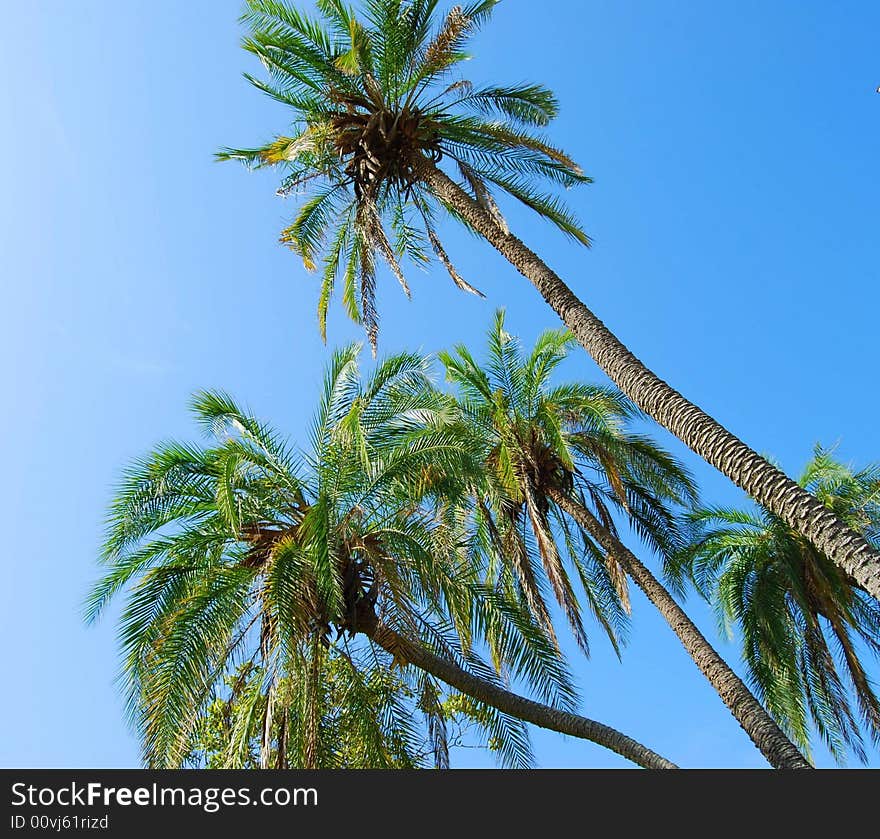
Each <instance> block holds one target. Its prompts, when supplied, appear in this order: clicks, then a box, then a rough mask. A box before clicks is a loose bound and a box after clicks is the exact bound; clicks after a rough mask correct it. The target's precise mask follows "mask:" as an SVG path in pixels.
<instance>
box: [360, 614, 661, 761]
mask: <svg viewBox="0 0 880 839" xmlns="http://www.w3.org/2000/svg"><path fill="white" fill-rule="evenodd" d="M358 630H359V631H360V632H363V633H364V635H366V636H367V637H368V638H370V639H371V640H372V641H374V642H375V643H376V644H378V645H379V646H380V647H382V649H384V650H386V651H387V652H389V653H391V655H393V656H394V657H395V659H396V660H399V661H406V662H408V663H409V664H412V665H414V666H415V667H418V668H420V669H422V670H424V671H425V672H427V673H430V674H431V675H432V676H435V677H436V678H438V679H440V680H441V681H443V682H445V683H446V684H448V685H451V686H452V687H454V688H456V690H460V691H461V692H462V693H464V694H467V695H468V696H470V697H472V698H474V699H477V700H479V701H480V702H485V703H486V704H487V705H491V706H492V707H493V708H497V709H498V710H499V711H501V712H502V713H504V714H509V715H510V716H512V717H516V718H517V719H520V720H524V721H525V722H530V723H533V724H534V725H537V726H539V727H541V728H547V729H549V730H550V731H558V732H560V733H561V734H570V735H572V736H574V737H579V738H581V739H582V740H590V741H592V742H593V743H596V744H598V745H600V746H604V747H605V748H606V749H610V750H611V751H613V752H617V754H619V755H622V756H623V757H625V758H626V759H627V760H631V761H632V762H633V763H635V764H637V765H638V766H641V767H643V768H645V769H678V767H677V766H676V765H675V764H674V763H672V762H671V761H669V760H666V758H664V757H661V756H660V755H658V754H657V753H656V752H653V751H651V749H649V748H648V747H647V746H643V745H642V744H641V743H639V742H638V741H636V740H633V739H632V738H631V737H627V736H626V735H625V734H622V733H621V732H619V731H617V730H616V729H614V728H611V727H610V726H607V725H603V724H602V723H599V722H595V721H594V720H591V719H587V718H586V717H580V716H578V715H577V714H570V713H568V712H567V711H561V710H559V709H557V708H551V707H550V706H549V705H542V704H541V703H540V702H534V701H533V700H531V699H526V698H525V697H524V696H518V695H517V694H515V693H511V692H510V691H507V690H504V689H503V688H501V687H499V686H498V685H495V684H493V683H492V682H489V681H486V680H485V679H481V678H479V677H478V676H474V675H473V674H471V673H468V672H467V671H466V670H462V668H460V667H459V666H458V665H457V664H455V663H454V662H451V661H448V660H447V659H444V658H440V656H437V655H434V653H432V652H431V651H430V650H428V649H426V648H425V647H423V646H422V645H421V644H417V643H414V642H412V641H410V640H409V639H407V638H404V637H403V636H402V635H400V634H399V633H397V632H395V631H394V630H393V629H391V628H390V627H389V626H387V625H385V624H383V623H381V622H379V621H378V620H376V619H375V618H373V620H371V621H369V620H368V621H366V622H360V621H359V623H358Z"/></svg>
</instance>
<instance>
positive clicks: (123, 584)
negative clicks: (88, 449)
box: [88, 347, 674, 768]
mask: <svg viewBox="0 0 880 839" xmlns="http://www.w3.org/2000/svg"><path fill="white" fill-rule="evenodd" d="M357 354H358V349H357V347H350V348H348V349H346V350H343V351H341V352H338V353H336V354H335V355H334V357H333V361H332V363H331V365H330V367H329V370H328V372H327V374H326V377H325V381H324V386H323V393H322V397H321V400H320V403H319V407H318V411H317V414H316V418H315V421H314V423H313V426H312V431H311V441H310V442H311V444H310V447H309V450H308V451H307V452H297V451H294V450H293V449H292V448H291V447H290V446H289V445H287V444H286V443H285V442H284V441H283V440H281V439H280V438H279V436H278V435H277V434H276V433H275V432H273V431H272V430H271V429H270V428H268V427H267V426H265V425H263V424H262V423H260V422H258V421H257V420H256V419H254V418H253V417H252V416H250V415H249V414H247V413H246V412H244V411H242V410H241V409H240V408H239V407H237V406H236V405H235V404H234V403H233V402H232V400H231V399H229V397H227V396H225V395H223V394H221V393H202V394H199V395H198V396H197V397H196V399H195V402H194V405H193V407H194V410H195V413H196V417H197V419H198V420H199V422H200V423H201V424H202V426H203V427H204V428H205V429H206V431H207V432H209V433H210V434H211V435H212V436H213V438H214V444H213V445H211V446H209V447H200V446H192V445H183V444H175V443H172V444H168V445H165V446H162V447H160V448H158V449H157V450H155V451H154V452H153V453H152V454H150V455H149V456H147V457H146V458H144V459H142V460H140V461H138V462H136V463H135V464H134V465H133V466H132V467H131V468H130V470H129V471H128V473H127V475H126V477H125V479H124V480H123V482H122V485H121V487H120V489H119V492H118V494H117V496H116V499H115V501H114V502H113V505H112V507H111V512H110V517H109V531H108V537H107V541H106V545H105V551H104V560H105V563H106V565H107V569H106V573H105V575H104V577H103V579H102V580H101V581H100V582H99V583H98V584H97V586H96V587H95V588H94V590H93V592H92V595H91V597H90V600H89V604H88V615H89V616H90V617H95V616H97V615H98V613H99V612H100V611H101V609H102V608H103V606H104V604H105V603H106V602H107V601H108V600H109V599H110V598H111V597H113V596H114V595H115V594H116V593H117V592H119V591H120V590H121V589H123V588H127V589H128V592H129V596H128V600H127V603H126V606H125V608H124V610H123V612H122V617H121V627H120V639H121V644H122V648H123V683H124V684H125V686H126V688H127V694H128V705H129V709H130V713H131V717H132V719H133V720H134V721H135V723H136V724H137V725H138V726H139V728H140V731H141V734H142V739H143V748H144V759H145V762H146V763H147V764H148V765H150V766H157V767H162V766H178V765H180V764H181V763H182V762H184V761H185V760H186V758H187V756H188V755H190V754H191V753H192V751H193V748H194V732H196V731H197V729H198V725H199V720H200V718H201V717H202V716H203V715H204V713H205V710H206V708H207V707H208V706H209V705H210V703H211V702H212V700H213V699H215V698H216V696H217V695H218V694H221V693H222V690H223V686H224V684H228V679H229V678H230V676H231V675H233V674H238V673H239V671H238V670H237V668H238V667H240V665H241V664H242V663H252V664H253V668H254V669H253V670H248V671H247V673H248V675H247V682H246V684H244V685H242V687H241V689H240V690H241V691H242V692H243V693H242V694H241V695H242V696H243V697H246V698H245V699H244V700H243V702H242V704H241V709H240V710H241V713H239V714H238V715H237V717H236V718H237V719H239V720H241V723H240V725H239V727H238V729H237V730H236V731H237V735H236V736H237V738H238V739H237V741H236V742H237V744H238V745H234V746H231V747H230V748H233V751H234V754H235V755H236V757H235V760H236V761H239V762H246V761H247V759H248V758H247V755H248V751H247V749H248V743H249V742H250V739H251V733H252V730H253V729H252V726H251V725H250V724H249V723H248V722H247V720H248V719H249V717H248V714H249V713H254V714H258V715H260V716H261V718H262V722H261V726H262V728H261V730H262V731H263V732H264V734H263V741H262V744H261V763H262V764H263V765H268V764H269V763H270V762H271V760H272V758H271V753H272V748H273V743H272V741H273V736H272V735H273V732H275V731H276V730H277V726H276V721H278V720H280V719H282V718H283V716H284V714H287V715H288V717H290V715H295V716H296V717H297V720H298V725H297V726H296V727H293V726H288V725H286V724H285V730H286V732H287V734H286V739H287V744H286V745H284V746H281V747H279V745H278V744H277V743H275V746H274V748H275V750H276V752H277V751H278V750H279V748H280V749H281V750H282V751H284V752H285V754H287V755H293V756H296V758H295V759H296V760H297V763H299V764H300V765H302V766H304V767H307V768H308V767H315V766H318V765H322V764H323V762H324V761H329V760H330V757H328V755H332V753H333V748H334V746H333V744H332V743H331V742H328V739H327V738H328V737H329V735H328V733H327V728H326V724H325V719H326V713H325V712H324V710H326V709H327V708H330V709H332V706H333V703H332V702H330V703H329V705H328V703H327V702H326V698H325V697H324V687H325V680H324V679H322V673H323V669H324V667H325V664H326V656H327V653H326V652H325V651H326V650H328V649H331V648H334V647H335V648H336V649H337V650H340V649H341V648H344V646H345V644H346V643H349V642H350V643H363V644H365V645H366V646H367V647H368V649H369V650H370V651H372V652H373V653H375V654H377V655H379V654H380V653H381V654H382V655H384V656H385V657H386V658H385V661H386V663H385V664H384V665H382V666H383V667H384V669H385V670H390V669H392V668H397V667H400V668H402V669H403V670H407V672H408V671H409V669H413V670H415V671H424V673H426V674H428V675H430V676H431V677H432V678H433V679H434V680H436V681H439V682H443V683H445V684H447V685H449V686H450V687H452V688H454V689H455V690H456V691H459V692H461V693H464V694H466V695H467V696H468V697H469V700H470V701H471V702H472V703H476V705H475V707H478V708H479V709H480V710H481V713H482V714H483V717H482V718H481V724H482V725H483V727H484V728H485V729H486V730H488V731H489V732H490V733H491V735H492V736H493V737H494V738H495V740H496V741H497V742H498V743H499V752H498V754H499V757H500V759H501V760H502V762H503V763H504V764H505V765H511V766H525V765H528V763H529V759H530V754H529V750H528V741H527V738H526V732H525V729H524V727H523V721H527V722H532V723H534V724H536V725H540V726H544V727H546V728H550V729H553V730H556V731H560V732H563V733H568V734H572V735H575V736H578V737H582V738H585V739H589V740H593V741H594V742H597V743H600V744H601V745H604V746H606V747H608V748H611V749H613V750H615V751H617V752H618V753H620V754H622V755H624V756H625V757H627V758H629V759H630V760H633V761H635V762H636V763H638V764H640V765H644V766H649V767H663V768H672V767H673V766H674V764H671V763H670V762H669V761H667V760H665V759H664V758H661V757H660V756H659V755H656V754H655V753H654V752H652V751H651V750H650V749H647V748H646V747H644V746H642V745H641V744H639V743H637V742H636V741H634V740H632V739H631V738H629V737H626V736H625V735H623V734H621V733H620V732H617V731H615V730H614V729H611V728H609V727H608V726H604V725H602V724H600V723H596V722H594V721H592V720H589V719H586V718H584V717H580V716H578V715H576V714H575V713H573V711H572V707H573V704H574V690H573V687H572V685H571V682H570V680H569V677H568V675H567V672H566V669H565V665H564V663H563V662H562V660H561V658H560V656H559V654H558V651H557V650H556V648H555V647H554V646H553V644H552V643H551V642H550V640H549V639H548V638H547V636H546V634H545V633H544V632H543V631H542V630H541V629H540V627H538V626H537V625H536V624H535V623H534V622H533V621H532V620H531V618H530V616H529V615H528V613H527V612H526V611H525V610H524V609H521V608H520V607H519V605H518V604H517V603H516V602H514V601H510V600H507V599H505V598H503V597H502V596H501V595H500V594H499V592H497V591H494V590H492V589H491V587H489V586H487V585H486V584H485V582H484V569H482V568H480V567H479V566H478V565H477V564H476V563H475V562H474V561H473V558H474V554H473V552H470V551H468V550H467V541H466V535H467V534H466V532H465V529H464V526H463V521H462V515H461V513H460V499H458V497H457V493H458V491H459V487H460V486H461V485H462V477H463V476H467V475H473V474H474V471H475V469H477V468H478V463H477V462H476V461H475V460H474V458H473V457H472V454H471V453H470V452H469V451H468V450H467V449H466V448H465V447H462V445H461V441H460V440H459V439H457V438H456V437H454V436H452V435H451V434H450V433H449V432H448V431H447V430H446V426H447V425H448V421H447V420H448V414H449V411H450V400H449V399H448V397H446V396H444V395H443V394H440V393H438V391H437V390H436V389H435V388H433V387H432V386H431V382H430V379H429V377H428V362H427V361H426V360H425V359H423V358H420V357H418V356H414V355H410V354H401V355H397V356H393V357H391V358H389V359H387V360H385V361H384V362H383V363H381V364H379V365H378V367H377V368H376V370H375V371H374V372H373V374H372V375H371V376H369V377H367V378H366V379H365V380H363V379H362V378H361V376H360V374H359V369H358V365H357ZM484 643H488V644H490V646H491V648H492V649H493V650H494V651H496V653H500V658H499V659H498V660H497V661H496V664H497V665H498V667H499V668H500V673H499V672H496V670H494V669H493V668H492V667H490V666H489V665H487V664H485V663H484V662H483V661H482V660H481V659H480V658H479V656H478V654H477V649H478V647H479V646H480V645H481V644H484ZM340 645H342V647H340ZM337 664H338V660H337ZM341 672H345V673H346V674H347V675H346V678H347V680H348V681H347V684H348V685H349V688H350V689H349V695H348V698H347V699H346V703H348V704H349V705H350V707H349V708H348V710H347V711H346V713H350V714H354V715H355V718H356V719H357V720H359V721H360V722H359V723H357V724H358V725H361V726H362V732H363V735H362V736H360V735H359V737H358V742H359V743H360V744H362V745H364V746H365V747H366V745H369V747H370V750H369V752H368V753H366V754H364V755H363V757H362V764H363V765H377V766H381V765H387V764H388V763H389V762H395V761H398V762H399V761H402V760H407V759H410V758H411V757H412V755H413V753H414V748H413V745H412V743H411V742H409V741H408V740H406V738H404V741H403V742H402V743H401V745H400V747H399V748H397V747H395V748H394V749H391V750H390V752H389V751H387V750H386V746H387V744H388V742H389V738H390V740H391V741H394V742H397V740H398V739H399V738H398V735H397V732H400V731H402V730H404V729H405V728H406V726H407V723H406V716H405V714H403V713H402V712H401V713H396V712H395V713H393V714H392V716H393V719H392V720H391V722H389V723H388V724H387V725H385V724H381V725H379V726H378V727H377V725H376V721H375V719H374V718H375V708H374V707H373V705H372V704H371V703H370V702H369V701H368V697H369V696H370V693H369V691H368V690H366V688H363V689H362V687H359V686H363V685H364V684H366V685H367V686H368V685H369V683H370V680H371V678H372V676H371V674H375V672H376V671H375V670H370V669H367V670H363V669H362V668H360V667H356V666H352V667H351V668H350V669H349V670H343V671H341ZM236 677H237V676H236ZM410 678H417V676H416V675H407V679H410ZM507 680H520V681H522V682H523V683H524V684H526V685H527V686H528V687H529V688H530V689H531V690H533V691H534V692H535V693H536V694H537V695H538V696H539V698H540V699H541V700H542V701H543V703H546V704H542V702H538V701H535V700H532V699H527V698H525V697H522V696H518V695H516V694H514V693H512V692H511V691H510V690H508V689H507V688H506V687H504V686H503V685H504V683H505V681H507ZM358 690H362V692H361V693H360V694H358V693H357V691H358ZM391 698H392V699H393V694H392V697H391ZM351 703H354V705H353V706H352V705H351ZM322 708H323V709H324V710H322ZM279 714H281V717H279ZM294 730H295V731H296V732H297V733H296V737H297V738H300V740H297V741H296V742H294V741H293V740H291V738H292V737H293V732H294ZM370 732H372V735H371V734H370ZM370 736H372V737H373V739H372V741H370V740H369V737H370ZM276 739H277V737H276ZM284 759H285V760H289V758H287V757H285V758H284ZM276 760H278V758H277V757H276Z"/></svg>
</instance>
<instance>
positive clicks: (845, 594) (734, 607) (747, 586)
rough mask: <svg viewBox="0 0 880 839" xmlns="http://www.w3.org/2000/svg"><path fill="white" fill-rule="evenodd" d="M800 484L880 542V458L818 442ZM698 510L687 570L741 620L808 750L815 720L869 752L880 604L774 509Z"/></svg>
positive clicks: (725, 612)
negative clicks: (856, 457) (857, 462)
mask: <svg viewBox="0 0 880 839" xmlns="http://www.w3.org/2000/svg"><path fill="white" fill-rule="evenodd" d="M799 484H800V485H801V486H802V487H804V488H805V489H807V490H808V491H809V492H811V493H812V494H814V495H815V496H816V497H817V498H818V499H819V500H820V501H822V503H823V504H824V505H825V506H826V507H828V508H829V509H831V510H833V511H834V513H835V514H836V515H837V516H838V517H839V518H840V519H841V520H842V521H844V522H846V524H847V525H849V526H850V527H852V528H853V530H855V531H857V532H859V533H861V534H862V535H863V536H864V537H865V539H866V540H867V541H868V543H869V544H871V545H873V546H875V547H880V466H878V465H871V466H868V467H866V468H864V469H854V468H852V467H850V466H848V465H846V464H843V463H841V462H840V461H838V460H837V459H836V458H835V457H834V453H833V450H830V449H825V448H822V447H819V446H817V447H816V449H815V451H814V455H813V458H812V459H811V460H810V462H809V463H808V464H807V466H806V468H805V470H804V472H803V473H802V475H801V477H800V480H799ZM691 519H692V521H693V525H694V530H693V533H692V535H691V539H690V545H689V546H688V547H687V548H686V549H685V550H684V551H683V552H682V553H681V554H679V556H678V557H677V559H676V562H675V563H674V565H675V566H676V570H677V572H678V574H679V575H684V574H686V575H687V576H689V577H690V578H691V579H692V580H693V581H694V583H695V584H696V587H697V589H698V590H699V591H700V592H701V593H702V594H703V595H704V596H705V597H706V598H707V599H708V600H710V601H711V602H713V603H714V604H715V606H716V610H717V612H718V617H719V621H720V623H721V625H722V627H723V628H724V630H725V631H726V632H728V633H729V632H730V630H731V628H732V625H733V624H736V625H737V626H739V628H740V632H741V635H742V648H743V658H744V660H745V662H746V664H747V665H748V667H749V672H750V676H751V680H752V683H753V685H754V686H755V689H756V691H757V692H758V694H759V696H760V697H761V698H762V699H763V701H764V703H765V704H766V705H767V707H768V709H769V710H770V711H771V713H772V714H773V715H774V716H775V717H776V718H777V719H778V720H779V722H780V724H781V725H783V727H784V728H785V729H786V730H787V731H788V732H789V734H790V735H791V736H792V737H793V738H794V739H795V740H796V741H797V742H798V743H799V744H800V745H801V746H802V747H803V748H804V749H809V739H810V733H811V731H810V723H811V722H812V725H813V727H814V728H815V731H816V732H817V733H818V734H819V735H820V736H821V737H822V739H823V740H824V741H825V743H826V745H827V746H828V748H829V750H830V751H831V753H832V754H833V755H834V757H835V758H836V759H837V760H838V762H844V760H845V758H846V753H847V749H850V750H852V752H853V753H854V754H855V755H856V757H857V758H859V759H861V760H865V759H866V757H865V751H864V745H863V736H862V731H863V730H864V731H866V732H867V733H868V734H869V736H870V737H871V738H872V739H873V740H875V741H878V740H880V699H878V697H877V695H876V693H875V688H874V686H873V684H872V682H871V679H870V678H869V676H868V675H867V673H866V671H865V667H864V664H863V661H862V659H863V655H862V651H865V652H867V653H869V654H874V655H880V607H878V604H877V601H876V600H874V599H873V598H872V597H871V596H870V595H869V594H867V593H866V592H865V591H864V590H863V589H862V588H861V587H860V586H859V585H858V584H857V583H856V582H855V581H854V580H852V579H851V578H849V577H848V576H847V575H846V574H845V572H843V571H842V570H841V569H840V568H839V567H838V566H836V565H834V563H833V562H832V561H831V560H830V559H829V558H828V557H827V556H825V555H824V554H823V553H821V552H820V551H818V550H817V549H816V548H814V547H813V546H812V545H811V544H810V543H809V542H808V541H807V540H806V539H805V538H804V537H803V536H801V535H800V534H798V533H797V532H795V531H794V530H793V529H792V528H790V527H789V526H788V525H787V524H786V523H785V522H784V521H782V519H780V518H779V517H778V516H775V515H773V514H772V513H770V512H769V511H767V510H765V509H763V508H757V509H752V510H742V509H736V508H726V507H709V508H705V509H698V510H695V511H694V512H693V513H692V514H691ZM854 705H855V706H856V708H854V707H853V706H854ZM859 717H861V720H859Z"/></svg>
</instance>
